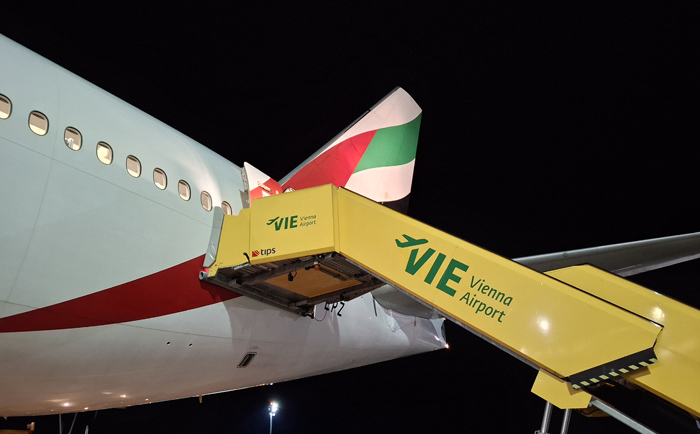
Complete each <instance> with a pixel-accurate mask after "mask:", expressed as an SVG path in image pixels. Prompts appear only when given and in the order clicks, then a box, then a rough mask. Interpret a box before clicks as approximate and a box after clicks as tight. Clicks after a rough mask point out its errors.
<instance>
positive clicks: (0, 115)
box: [0, 94, 12, 119]
mask: <svg viewBox="0 0 700 434" xmlns="http://www.w3.org/2000/svg"><path fill="white" fill-rule="evenodd" d="M10 113H12V103H11V102H10V99H9V98H8V97H6V96H5V95H2V94H0V119H7V118H9V117H10Z"/></svg>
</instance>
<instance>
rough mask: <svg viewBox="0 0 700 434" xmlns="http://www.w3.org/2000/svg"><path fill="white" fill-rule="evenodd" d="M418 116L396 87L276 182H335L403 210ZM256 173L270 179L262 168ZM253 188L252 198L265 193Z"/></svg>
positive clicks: (285, 185) (296, 185) (292, 186)
mask: <svg viewBox="0 0 700 434" xmlns="http://www.w3.org/2000/svg"><path fill="white" fill-rule="evenodd" d="M421 114H422V110H421V108H420V107H419V106H418V104H416V102H415V101H414V100H413V98H411V96H410V95H409V94H408V93H407V92H406V91H405V90H403V89H401V88H400V87H397V88H396V89H394V90H393V91H392V92H391V93H390V94H389V95H387V96H386V97H384V98H383V99H382V100H381V101H379V102H378V103H377V104H375V105H374V106H373V107H372V108H370V109H369V110H368V111H367V112H366V113H365V114H363V115H362V116H361V117H360V118H359V119H358V120H357V121H355V122H353V123H352V124H350V126H349V127H347V128H346V129H345V130H343V131H342V132H341V133H340V134H338V135H337V136H336V137H334V138H333V139H331V141H330V142H328V143H327V144H326V145H324V146H323V147H322V148H321V149H319V150H318V151H317V152H316V153H315V154H314V155H312V156H311V157H309V158H308V159H307V160H306V161H304V162H303V163H302V164H300V165H299V166H298V167H297V168H296V169H294V170H293V171H292V172H291V173H290V174H288V175H287V176H286V177H285V178H284V179H283V180H282V181H281V182H280V183H279V184H281V190H284V191H287V190H288V189H289V190H299V189H303V188H309V187H316V186H318V185H324V184H333V185H335V186H337V187H345V188H347V189H348V190H352V191H354V192H355V193H358V194H361V195H363V196H365V197H367V198H369V199H372V200H374V201H376V202H380V203H383V204H385V205H387V206H390V207H391V208H394V209H397V210H400V211H405V210H406V208H407V207H408V196H409V193H410V192H411V182H412V180H413V167H414V165H415V160H416V147H417V144H418V130H419V128H420V121H421ZM246 164H247V163H246ZM248 166H249V165H248ZM251 168H252V166H251ZM246 169H247V170H250V169H248V167H246ZM250 171H251V172H252V170H250ZM249 176H250V174H249ZM260 177H261V178H269V177H267V176H266V175H264V174H262V172H260ZM248 181H249V182H250V180H248ZM260 182H261V184H263V183H264V184H266V185H267V184H270V182H268V181H265V180H263V179H261V180H260ZM257 186H258V185H257V184H256V185H250V187H249V191H250V193H251V195H250V199H251V200H252V199H255V198H257V197H260V196H261V195H262V194H264V193H262V191H261V192H258V193H260V194H259V195H258V194H255V195H253V194H252V193H253V189H255V188H256V187H257ZM253 196H255V197H253Z"/></svg>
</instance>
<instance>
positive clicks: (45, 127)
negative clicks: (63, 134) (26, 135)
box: [29, 111, 49, 136]
mask: <svg viewBox="0 0 700 434" xmlns="http://www.w3.org/2000/svg"><path fill="white" fill-rule="evenodd" d="M29 129H30V130H32V132H33V133H34V134H37V135H39V136H45V135H46V133H48V132H49V119H48V118H47V117H46V116H45V115H44V114H43V113H40V112H37V111H33V112H31V113H29Z"/></svg>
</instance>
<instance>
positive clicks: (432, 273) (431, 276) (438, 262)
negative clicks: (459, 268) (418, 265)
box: [425, 253, 455, 295]
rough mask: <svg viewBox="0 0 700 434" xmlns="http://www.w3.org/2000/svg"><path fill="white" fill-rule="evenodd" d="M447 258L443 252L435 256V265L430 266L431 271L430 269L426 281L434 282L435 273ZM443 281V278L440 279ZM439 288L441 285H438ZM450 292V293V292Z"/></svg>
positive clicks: (453, 293)
mask: <svg viewBox="0 0 700 434" xmlns="http://www.w3.org/2000/svg"><path fill="white" fill-rule="evenodd" d="M444 260H445V255H443V254H442V253H440V254H438V257H437V258H435V262H433V266H432V267H430V271H428V275H427V276H425V283H427V284H431V283H433V279H435V275H436V274H437V272H438V270H439V269H440V267H441V266H442V262H443V261H444ZM440 282H442V280H440ZM438 288H440V285H438ZM445 292H447V291H445ZM448 294H449V293H448ZM450 295H455V292H454V291H452V294H450Z"/></svg>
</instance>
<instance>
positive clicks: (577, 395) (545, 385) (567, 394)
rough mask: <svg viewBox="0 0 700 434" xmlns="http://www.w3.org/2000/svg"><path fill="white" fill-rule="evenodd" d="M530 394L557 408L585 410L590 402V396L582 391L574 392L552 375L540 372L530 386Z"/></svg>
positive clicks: (569, 386) (570, 387) (567, 384)
mask: <svg viewBox="0 0 700 434" xmlns="http://www.w3.org/2000/svg"><path fill="white" fill-rule="evenodd" d="M532 393H534V394H535V395H537V396H539V397H540V398H542V399H544V400H545V401H549V402H551V403H552V404H554V405H555V406H557V407H558V408H560V409H562V410H564V409H567V408H587V407H588V404H589V403H590V402H591V395H589V394H588V393H586V392H584V391H583V390H580V389H578V390H576V388H574V387H572V386H571V385H570V384H569V383H567V382H565V381H564V380H561V379H559V378H557V377H555V376H554V375H552V374H550V373H548V372H546V371H542V370H540V371H539V372H538V374H537V378H536V379H535V383H534V384H533V385H532Z"/></svg>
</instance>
